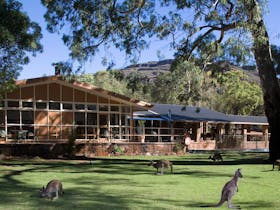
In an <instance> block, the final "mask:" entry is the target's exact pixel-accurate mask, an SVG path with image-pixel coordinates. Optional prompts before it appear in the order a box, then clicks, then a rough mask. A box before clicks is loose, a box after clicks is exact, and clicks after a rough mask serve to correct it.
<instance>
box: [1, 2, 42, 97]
mask: <svg viewBox="0 0 280 210" xmlns="http://www.w3.org/2000/svg"><path fill="white" fill-rule="evenodd" d="M21 7H22V5H21V3H19V2H18V1H16V0H0V31H1V33H0V95H2V94H3V93H4V92H6V91H9V90H11V88H13V87H14V86H13V84H14V79H16V78H17V77H18V75H19V73H20V71H21V69H22V66H23V65H25V64H27V63H28V62H29V55H30V53H31V54H32V55H35V54H36V53H37V52H41V51H42V45H41V44H40V42H39V41H40V39H41V37H42V34H41V28H40V27H39V25H38V24H37V23H35V22H32V21H30V19H29V17H28V16H27V15H26V14H25V13H23V12H22V11H21Z"/></svg>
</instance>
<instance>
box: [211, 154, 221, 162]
mask: <svg viewBox="0 0 280 210" xmlns="http://www.w3.org/2000/svg"><path fill="white" fill-rule="evenodd" d="M208 159H211V160H213V161H215V162H216V160H220V161H223V157H222V155H221V153H215V154H214V155H213V157H212V156H211V155H210V156H209V158H208Z"/></svg>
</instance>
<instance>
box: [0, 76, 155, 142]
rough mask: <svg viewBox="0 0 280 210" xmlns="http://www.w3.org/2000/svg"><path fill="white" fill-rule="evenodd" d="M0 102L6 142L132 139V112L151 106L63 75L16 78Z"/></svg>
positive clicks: (2, 131)
mask: <svg viewBox="0 0 280 210" xmlns="http://www.w3.org/2000/svg"><path fill="white" fill-rule="evenodd" d="M16 85H17V88H16V90H15V91H13V92H12V93H8V94H6V95H5V96H4V99H3V100H2V103H1V106H0V133H1V139H2V141H3V140H4V141H9V140H17V141H20V140H36V141H63V140H67V139H68V137H69V135H70V134H71V131H72V130H73V129H74V130H75V132H76V137H77V139H92V140H96V141H98V142H100V141H107V140H122V141H129V140H131V138H132V136H133V121H132V120H130V119H129V117H130V116H133V112H135V111H140V110H148V109H149V108H151V107H152V105H151V104H149V103H146V102H143V101H139V100H134V99H131V98H128V97H126V96H123V95H120V94H116V93H113V92H110V91H106V90H103V89H101V88H97V87H94V86H91V85H88V84H85V83H80V82H76V81H74V82H69V81H66V80H64V79H63V78H62V77H60V76H50V77H42V78H35V79H28V80H21V81H17V82H16Z"/></svg>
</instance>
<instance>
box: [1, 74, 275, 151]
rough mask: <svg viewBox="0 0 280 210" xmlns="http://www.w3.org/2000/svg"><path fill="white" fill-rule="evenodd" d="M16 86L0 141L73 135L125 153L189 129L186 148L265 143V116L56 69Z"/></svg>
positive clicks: (58, 140) (160, 144)
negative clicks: (144, 94) (107, 85)
mask: <svg viewBox="0 0 280 210" xmlns="http://www.w3.org/2000/svg"><path fill="white" fill-rule="evenodd" d="M16 86H17V88H16V89H15V90H14V91H13V92H11V93H6V94H5V96H4V97H3V99H2V101H1V103H0V144H6V145H8V144H9V145H14V144H33V145H34V144H51V145H53V144H65V143H67V141H68V140H69V138H70V137H71V135H75V139H76V144H79V145H83V147H85V145H89V144H90V145H91V146H92V145H95V146H96V145H103V146H104V145H105V146H104V148H105V149H104V148H103V149H102V150H103V152H101V153H100V154H105V153H106V152H105V153H104V151H105V150H106V149H107V148H108V145H110V144H111V143H118V144H120V145H122V146H124V147H125V151H127V153H130V154H135V153H136V154H139V153H140V154H143V153H147V152H149V153H157V154H170V153H172V152H173V148H174V145H176V144H178V143H180V142H181V141H182V140H183V138H184V134H185V133H186V132H188V133H189V134H190V136H191V139H192V143H191V145H190V148H189V149H191V150H213V149H267V148H268V138H269V126H268V123H267V120H266V117H256V116H235V115H226V114H224V113H221V112H217V111H213V110H210V109H206V108H202V107H190V106H182V105H173V104H154V105H152V104H150V103H147V102H143V101H139V100H136V99H132V98H129V97H126V96H123V95H121V94H116V93H114V92H111V91H106V90H104V89H101V88H98V87H95V86H92V85H88V84H86V83H81V82H77V81H68V80H66V79H64V78H63V77H61V76H59V75H56V76H49V77H41V78H34V79H27V80H20V81H17V82H16ZM73 132H74V133H73ZM80 148H82V146H81V147H80ZM89 148H90V149H89V153H91V152H92V151H96V149H95V148H92V147H89ZM84 150H85V149H84V148H83V149H80V151H84ZM0 152H1V151H0Z"/></svg>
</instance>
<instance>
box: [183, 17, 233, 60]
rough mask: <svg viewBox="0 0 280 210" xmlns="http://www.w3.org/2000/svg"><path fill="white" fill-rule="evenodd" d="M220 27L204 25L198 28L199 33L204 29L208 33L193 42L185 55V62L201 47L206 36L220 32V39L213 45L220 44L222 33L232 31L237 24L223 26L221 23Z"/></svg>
mask: <svg viewBox="0 0 280 210" xmlns="http://www.w3.org/2000/svg"><path fill="white" fill-rule="evenodd" d="M220 25H221V26H220V27H218V26H211V25H205V26H201V27H199V31H201V30H202V29H205V28H210V29H209V30H208V31H206V32H205V33H204V34H203V35H201V36H200V37H199V38H198V39H196V40H195V42H194V43H193V46H192V48H191V50H190V52H189V53H188V55H187V60H189V59H190V58H191V55H192V53H193V51H194V50H195V49H196V48H197V47H198V46H200V45H201V43H202V40H203V39H204V38H205V37H206V36H207V35H209V34H210V33H211V32H213V31H220V32H221V33H220V38H219V39H218V40H216V42H215V44H220V43H221V42H222V41H223V38H224V33H225V32H226V31H228V30H230V29H233V28H235V27H236V26H237V22H233V23H231V24H223V23H221V24H220ZM188 40H189V38H188V39H187V43H188Z"/></svg>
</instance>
